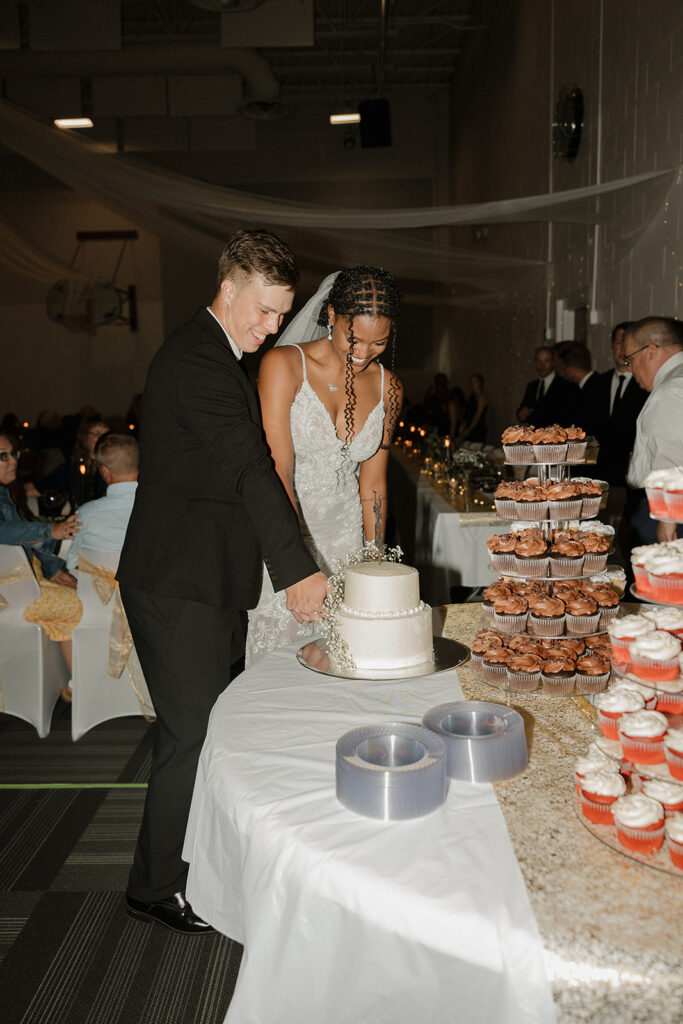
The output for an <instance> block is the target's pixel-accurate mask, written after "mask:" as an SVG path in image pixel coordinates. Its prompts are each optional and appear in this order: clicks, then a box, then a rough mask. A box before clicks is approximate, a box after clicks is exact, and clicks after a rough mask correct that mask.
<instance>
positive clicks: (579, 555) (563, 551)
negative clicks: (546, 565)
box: [550, 540, 585, 577]
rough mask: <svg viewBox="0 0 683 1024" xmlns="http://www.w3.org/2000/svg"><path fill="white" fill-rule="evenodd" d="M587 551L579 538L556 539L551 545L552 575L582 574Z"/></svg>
mask: <svg viewBox="0 0 683 1024" xmlns="http://www.w3.org/2000/svg"><path fill="white" fill-rule="evenodd" d="M584 556H585V551H584V547H583V544H582V543H581V542H580V541H578V540H556V541H554V542H553V544H552V545H551V547H550V575H551V576H565V577H567V576H581V575H582V574H583V562H584Z"/></svg>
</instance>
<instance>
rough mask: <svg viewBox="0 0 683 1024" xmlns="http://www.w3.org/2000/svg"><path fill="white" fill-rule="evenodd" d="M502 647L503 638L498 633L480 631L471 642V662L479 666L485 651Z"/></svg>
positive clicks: (486, 630)
mask: <svg viewBox="0 0 683 1024" xmlns="http://www.w3.org/2000/svg"><path fill="white" fill-rule="evenodd" d="M502 646H503V638H502V636H500V634H499V633H496V632H495V630H493V629H482V630H480V631H479V632H478V633H477V635H476V636H475V638H474V640H473V641H472V662H473V664H475V665H481V663H482V660H483V657H484V655H485V654H486V652H487V651H492V650H493V649H494V648H495V647H502Z"/></svg>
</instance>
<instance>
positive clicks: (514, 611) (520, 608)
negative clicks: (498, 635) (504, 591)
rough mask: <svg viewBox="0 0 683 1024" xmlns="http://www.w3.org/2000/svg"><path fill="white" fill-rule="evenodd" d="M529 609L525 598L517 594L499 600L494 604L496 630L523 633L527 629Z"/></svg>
mask: <svg viewBox="0 0 683 1024" xmlns="http://www.w3.org/2000/svg"><path fill="white" fill-rule="evenodd" d="M528 607H529V606H528V604H527V602H526V601H525V600H524V598H523V597H518V596H517V595H516V594H510V595H508V596H507V597H499V598H497V599H496V600H495V601H494V603H493V620H494V622H495V625H496V629H500V630H501V631H502V632H503V633H523V632H524V630H525V628H526V619H527V610H528Z"/></svg>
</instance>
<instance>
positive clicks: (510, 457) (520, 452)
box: [501, 423, 534, 465]
mask: <svg viewBox="0 0 683 1024" xmlns="http://www.w3.org/2000/svg"><path fill="white" fill-rule="evenodd" d="M533 432H534V428H533V427H523V426H521V425H520V424H519V423H518V424H516V425H515V426H514V427H508V428H507V430H504V431H503V436H502V437H501V442H502V445H503V451H504V452H505V458H506V459H507V461H508V462H514V463H516V464H517V465H524V464H527V463H530V462H533V461H534V449H533V447H532V443H531V438H532V435H533Z"/></svg>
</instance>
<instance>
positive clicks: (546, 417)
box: [517, 345, 574, 427]
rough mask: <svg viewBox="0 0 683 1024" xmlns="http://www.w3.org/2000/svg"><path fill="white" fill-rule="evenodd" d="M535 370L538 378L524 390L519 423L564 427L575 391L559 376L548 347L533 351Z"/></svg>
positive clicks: (543, 346) (518, 415) (551, 352)
mask: <svg viewBox="0 0 683 1024" xmlns="http://www.w3.org/2000/svg"><path fill="white" fill-rule="evenodd" d="M534 366H535V367H536V373H537V374H538V376H537V377H536V379H535V380H530V381H529V383H528V384H527V386H526V391H525V392H524V398H523V399H522V402H521V405H520V406H519V408H518V409H517V419H518V420H519V422H520V423H533V425H534V426H535V427H548V426H550V424H551V423H559V424H560V425H561V426H564V421H565V418H566V415H567V412H568V410H569V407H570V404H571V395H572V392H573V390H574V389H573V388H572V387H571V385H569V384H568V383H567V381H566V380H563V378H562V377H560V376H558V374H557V372H556V369H555V359H554V356H553V351H552V349H551V348H550V346H549V345H541V346H540V348H537V349H536V351H535V353H534Z"/></svg>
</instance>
